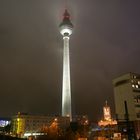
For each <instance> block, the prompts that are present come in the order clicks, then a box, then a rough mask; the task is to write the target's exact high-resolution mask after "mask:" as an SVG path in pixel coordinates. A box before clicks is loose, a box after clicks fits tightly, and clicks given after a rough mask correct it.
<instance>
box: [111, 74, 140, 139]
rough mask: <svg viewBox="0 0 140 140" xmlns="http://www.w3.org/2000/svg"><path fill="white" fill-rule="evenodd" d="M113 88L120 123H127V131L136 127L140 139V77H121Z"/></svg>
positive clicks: (136, 75)
mask: <svg viewBox="0 0 140 140" xmlns="http://www.w3.org/2000/svg"><path fill="white" fill-rule="evenodd" d="M113 86H114V100H115V110H116V115H117V119H118V121H119V122H120V123H121V122H126V127H127V129H129V128H131V127H132V129H133V128H134V127H135V133H136V135H137V138H140V131H139V130H140V75H139V74H135V73H126V74H124V75H121V76H119V77H117V78H115V79H114V80H113ZM130 124H132V125H131V127H130V126H129V125H130ZM129 131H130V130H129ZM138 131H139V132H138ZM128 133H129V132H128Z"/></svg>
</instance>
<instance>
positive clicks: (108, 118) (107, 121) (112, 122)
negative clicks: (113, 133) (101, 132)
mask: <svg viewBox="0 0 140 140" xmlns="http://www.w3.org/2000/svg"><path fill="white" fill-rule="evenodd" d="M103 115H104V118H103V120H100V121H99V122H98V125H99V126H107V125H116V124H117V121H116V120H113V119H112V118H111V109H110V106H108V104H107V101H106V103H105V106H104V107H103Z"/></svg>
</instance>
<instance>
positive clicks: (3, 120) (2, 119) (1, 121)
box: [0, 118, 11, 127]
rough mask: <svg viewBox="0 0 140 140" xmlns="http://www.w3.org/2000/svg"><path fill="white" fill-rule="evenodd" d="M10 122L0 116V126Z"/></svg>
mask: <svg viewBox="0 0 140 140" xmlns="http://www.w3.org/2000/svg"><path fill="white" fill-rule="evenodd" d="M10 123H11V121H10V119H9V118H0V127H5V126H7V125H9V124H10Z"/></svg>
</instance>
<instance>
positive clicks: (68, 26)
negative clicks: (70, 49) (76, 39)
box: [59, 10, 73, 36]
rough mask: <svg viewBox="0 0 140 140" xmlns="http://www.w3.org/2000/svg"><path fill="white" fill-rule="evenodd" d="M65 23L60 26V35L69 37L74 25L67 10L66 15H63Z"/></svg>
mask: <svg viewBox="0 0 140 140" xmlns="http://www.w3.org/2000/svg"><path fill="white" fill-rule="evenodd" d="M63 16H64V17H63V21H62V23H61V24H60V25H59V29H60V33H61V34H62V35H63V36H69V35H71V34H72V29H73V24H72V23H71V21H70V15H69V13H68V11H67V10H65V13H64V15H63Z"/></svg>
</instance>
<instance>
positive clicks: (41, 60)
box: [0, 0, 140, 120]
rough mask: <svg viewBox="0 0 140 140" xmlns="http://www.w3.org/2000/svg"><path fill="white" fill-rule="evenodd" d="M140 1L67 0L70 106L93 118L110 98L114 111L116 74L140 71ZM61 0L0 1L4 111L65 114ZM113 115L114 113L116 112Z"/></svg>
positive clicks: (0, 74) (0, 107)
mask: <svg viewBox="0 0 140 140" xmlns="http://www.w3.org/2000/svg"><path fill="white" fill-rule="evenodd" d="M139 4H140V2H139V1H135V2H122V1H121V2H118V1H117V0H116V1H105V2H103V1H99V0H95V1H93V0H89V1H88V2H87V1H86V2H85V1H80V0H78V1H74V0H71V1H68V10H69V11H70V13H71V18H72V21H73V24H74V25H75V30H74V34H73V35H72V37H71V38H72V39H71V47H70V51H71V54H70V59H71V81H72V107H73V113H74V114H82V115H83V114H87V115H89V117H90V119H91V120H98V118H101V116H102V112H101V109H102V106H103V105H104V101H105V100H108V102H109V105H110V106H111V110H112V115H113V114H114V93H113V85H112V80H113V79H114V78H115V77H118V76H119V75H121V74H124V73H127V72H133V73H138V74H140V66H139V58H140V56H139V52H140V47H139V46H140V41H139V36H140V19H139V12H140V9H139ZM64 5H65V4H64V1H63V0H58V1H56V0H52V1H51V2H48V1H36V0H31V1H30V2H29V1H28V2H27V1H20V2H19V1H17V0H13V1H10V0H5V1H0V11H1V12H0V19H1V22H0V65H1V67H0V77H1V78H0V79H1V80H0V85H1V86H0V95H1V99H2V100H1V102H0V110H1V111H0V116H11V115H14V114H16V113H17V112H18V111H21V112H29V113H31V114H46V115H48V114H50V115H52V114H54V115H55V114H59V115H60V114H61V93H62V92H61V91H62V86H61V85H62V61H63V58H62V56H63V47H62V46H63V42H62V37H61V35H60V34H59V29H58V26H59V23H60V22H61V20H62V18H63V17H62V13H63V11H64V9H65V6H64ZM113 117H114V116H113Z"/></svg>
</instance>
